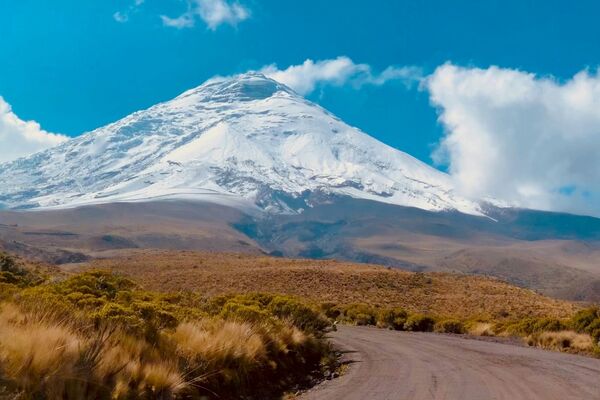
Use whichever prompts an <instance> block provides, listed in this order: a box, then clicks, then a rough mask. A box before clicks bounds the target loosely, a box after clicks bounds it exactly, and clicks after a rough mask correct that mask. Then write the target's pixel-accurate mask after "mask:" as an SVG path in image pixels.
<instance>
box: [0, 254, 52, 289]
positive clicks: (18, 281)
mask: <svg viewBox="0 0 600 400" xmlns="http://www.w3.org/2000/svg"><path fill="white" fill-rule="evenodd" d="M42 281H43V278H42V277H41V276H38V275H37V274H35V273H33V272H31V271H29V270H28V269H26V268H25V267H23V266H22V265H21V264H20V263H19V262H18V261H17V260H16V259H15V258H14V257H12V256H10V255H8V254H6V253H4V252H0V284H9V285H15V286H17V287H27V286H33V285H37V284H40V283H41V282H42Z"/></svg>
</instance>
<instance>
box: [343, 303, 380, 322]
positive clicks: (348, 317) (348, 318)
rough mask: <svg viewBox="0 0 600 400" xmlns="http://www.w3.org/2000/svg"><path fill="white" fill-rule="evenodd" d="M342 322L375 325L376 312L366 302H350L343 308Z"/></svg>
mask: <svg viewBox="0 0 600 400" xmlns="http://www.w3.org/2000/svg"><path fill="white" fill-rule="evenodd" d="M342 319H343V321H344V322H350V323H352V324H354V325H359V326H361V325H375V323H376V322H377V312H376V311H375V309H374V308H373V307H371V306H369V305H367V304H350V305H349V306H347V307H345V308H344V311H343V317H342Z"/></svg>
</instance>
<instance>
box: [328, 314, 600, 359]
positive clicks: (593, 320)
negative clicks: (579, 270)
mask: <svg viewBox="0 0 600 400" xmlns="http://www.w3.org/2000/svg"><path fill="white" fill-rule="evenodd" d="M321 307H322V310H323V313H324V314H325V315H326V316H327V317H329V318H330V319H331V320H333V321H338V322H339V323H344V324H351V325H364V326H368V325H371V326H377V327H379V328H385V329H393V330H398V331H409V332H437V333H453V334H470V335H475V336H498V337H518V338H522V339H523V340H524V341H525V343H527V344H528V345H530V346H536V347H541V348H544V349H548V350H557V351H565V352H571V353H584V354H591V355H596V356H600V347H599V346H600V308H598V307H591V308H586V309H582V310H580V311H578V312H576V313H575V314H574V315H573V316H572V317H570V318H564V319H558V318H547V317H546V318H545V317H527V318H520V319H506V318H505V319H497V320H493V319H481V318H474V319H463V320H461V319H457V318H456V317H453V316H435V315H423V314H419V313H410V312H408V311H406V310H404V309H402V308H398V307H396V308H386V307H383V308H382V307H376V306H370V305H368V304H362V303H358V304H349V305H343V306H339V305H335V304H332V303H324V304H322V305H321Z"/></svg>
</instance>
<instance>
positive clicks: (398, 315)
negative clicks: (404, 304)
mask: <svg viewBox="0 0 600 400" xmlns="http://www.w3.org/2000/svg"><path fill="white" fill-rule="evenodd" d="M407 318H408V313H407V312H406V311H405V310H404V309H403V308H399V307H396V308H384V309H383V310H380V311H379V313H378V314H377V326H379V327H381V328H388V329H395V330H397V331H399V330H402V329H404V323H405V322H406V319H407Z"/></svg>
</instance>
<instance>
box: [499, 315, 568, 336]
mask: <svg viewBox="0 0 600 400" xmlns="http://www.w3.org/2000/svg"><path fill="white" fill-rule="evenodd" d="M565 329H567V326H566V324H564V323H563V322H561V321H560V320H558V319H555V318H524V319H522V320H520V321H516V322H512V323H507V324H506V325H504V326H502V325H500V324H498V325H497V330H498V331H503V332H506V333H507V334H509V335H516V336H528V335H531V334H533V333H537V332H544V331H549V332H557V331H561V330H565Z"/></svg>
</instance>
